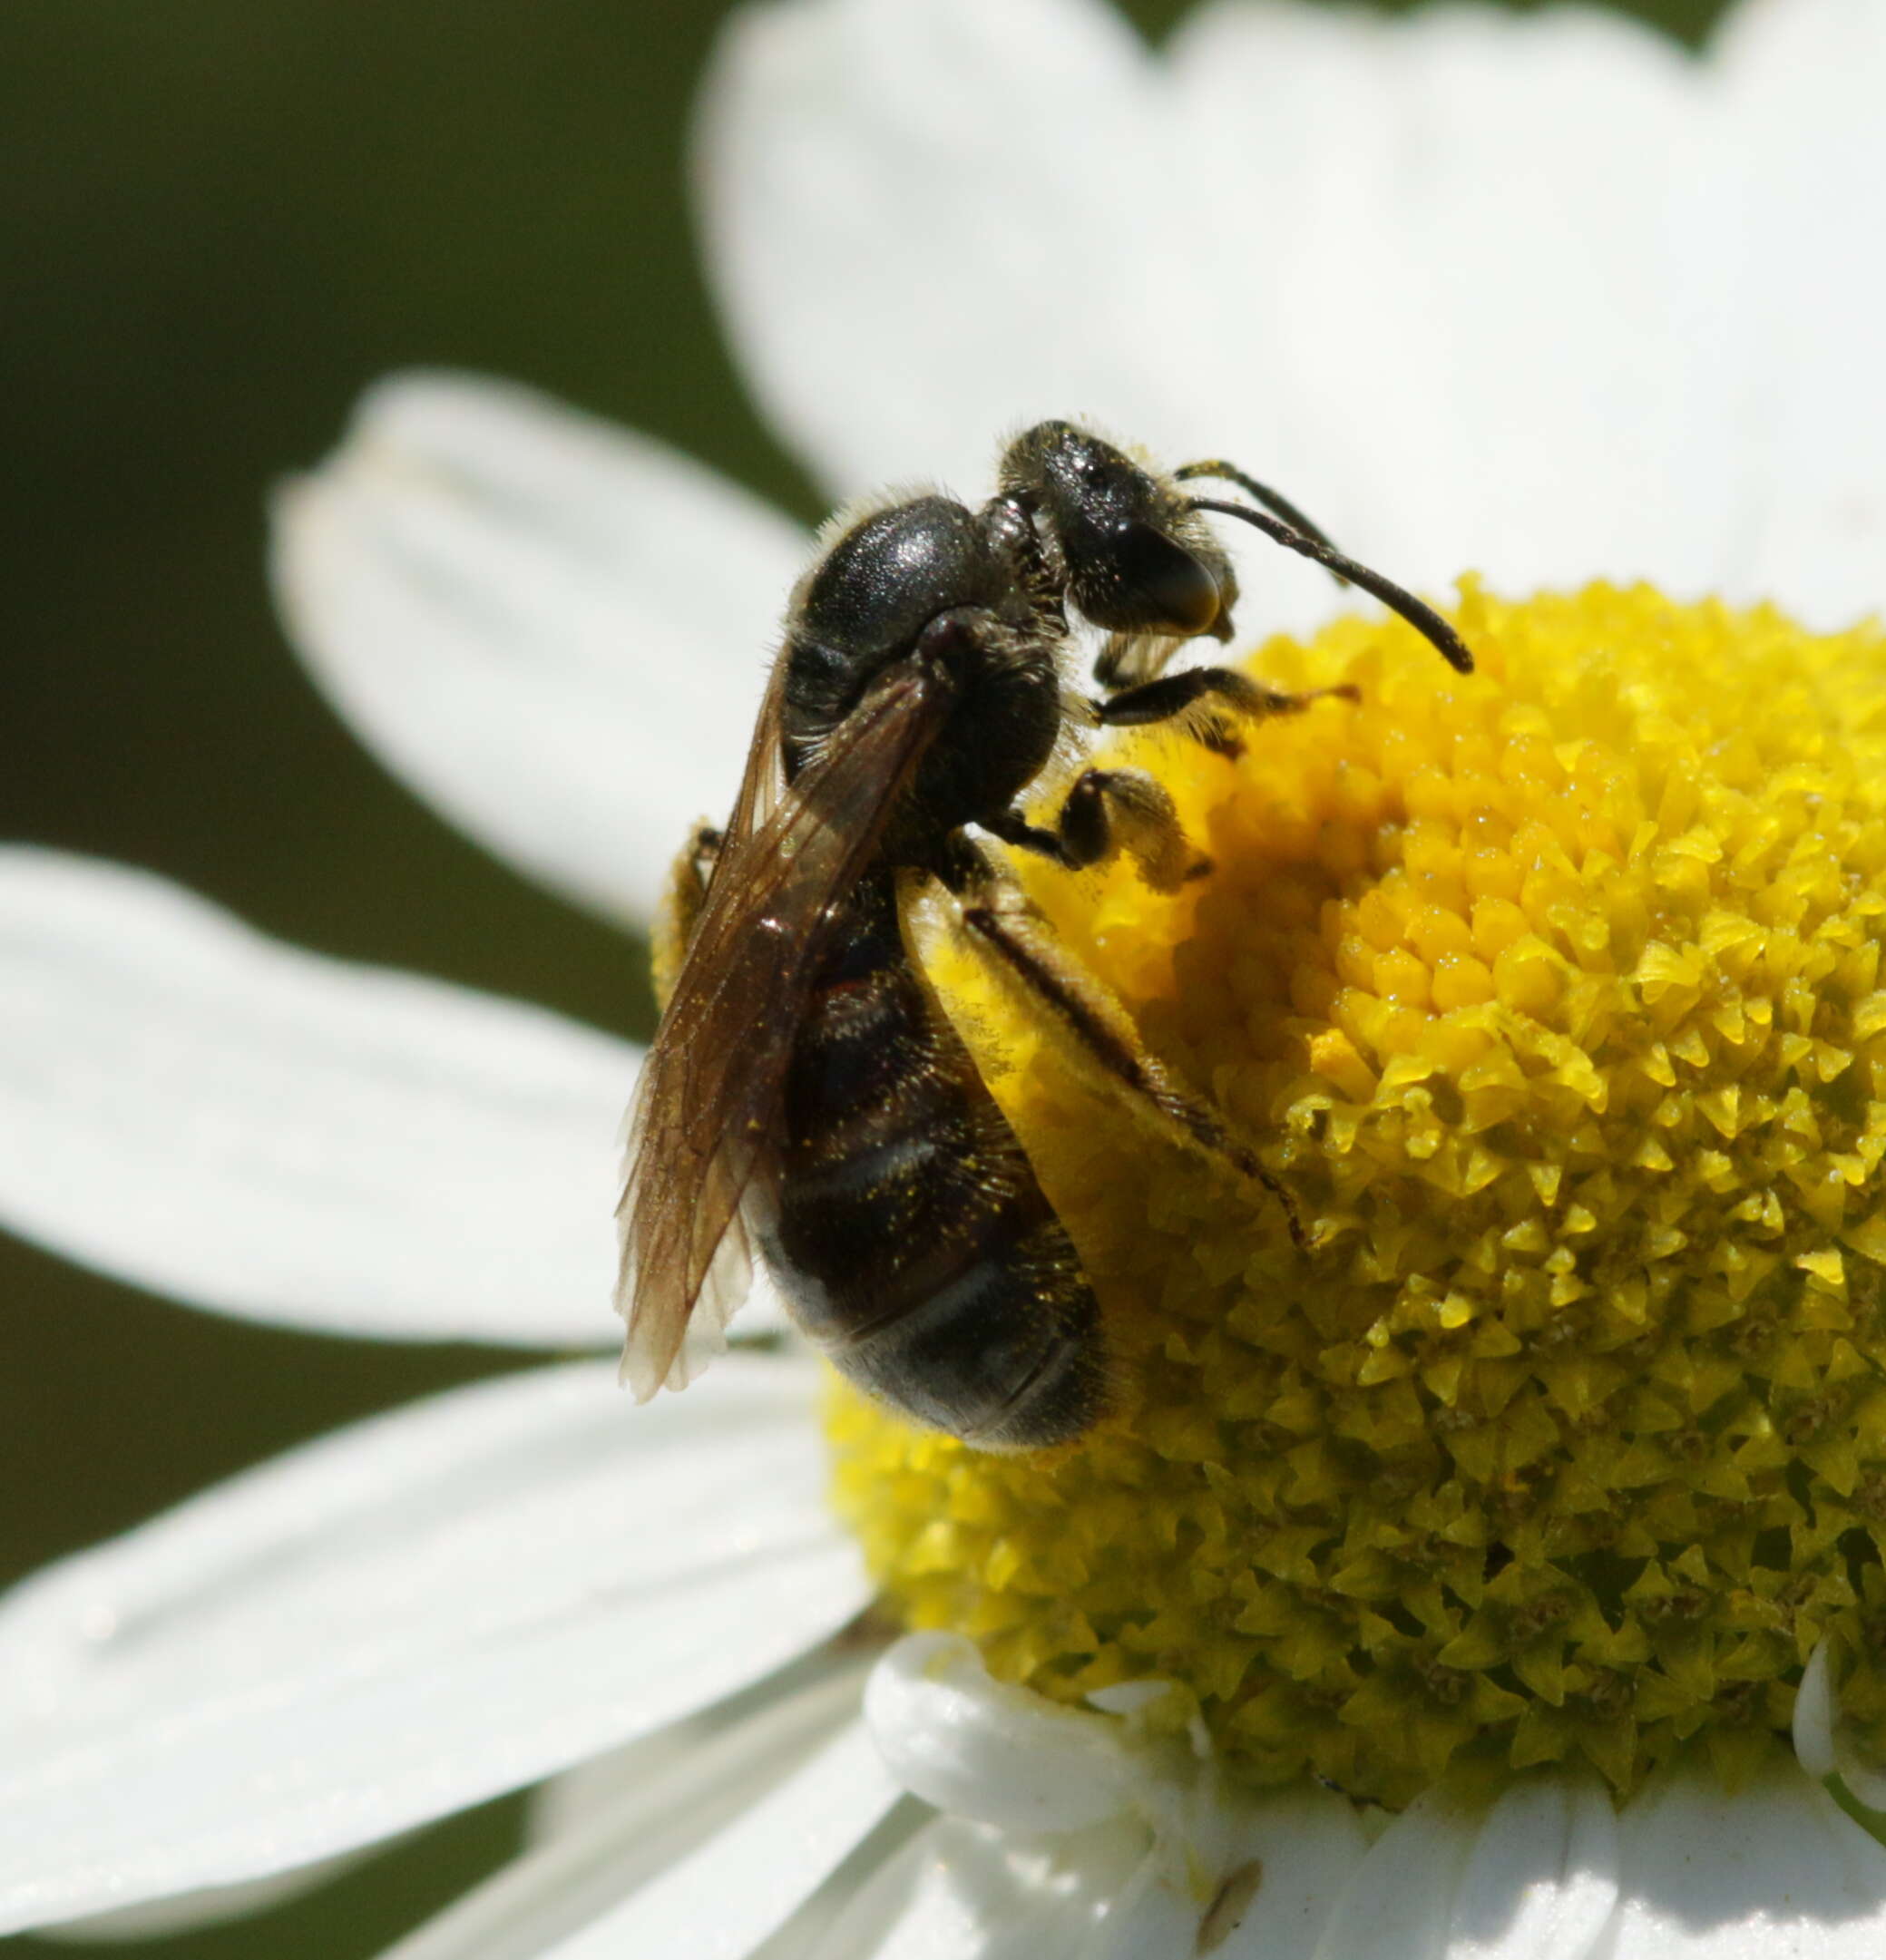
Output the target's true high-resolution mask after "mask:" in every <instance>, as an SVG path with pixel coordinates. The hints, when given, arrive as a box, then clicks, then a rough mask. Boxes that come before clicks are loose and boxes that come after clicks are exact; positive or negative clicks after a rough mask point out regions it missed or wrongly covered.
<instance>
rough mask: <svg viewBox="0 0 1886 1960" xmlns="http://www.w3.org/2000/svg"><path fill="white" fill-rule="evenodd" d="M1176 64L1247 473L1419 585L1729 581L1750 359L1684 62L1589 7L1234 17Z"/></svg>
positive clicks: (1730, 253) (1742, 474) (1223, 4)
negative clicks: (1466, 573)
mask: <svg viewBox="0 0 1886 1960" xmlns="http://www.w3.org/2000/svg"><path fill="white" fill-rule="evenodd" d="M1171 60H1172V62H1173V64H1174V69H1175V77H1176V82H1177V85H1178V89H1179V91H1180V92H1181V95H1182V100H1183V103H1184V112H1183V120H1184V123H1185V126H1186V128H1187V132H1188V135H1187V156H1188V158H1189V160H1190V161H1191V164H1192V167H1193V170H1194V174H1195V177H1196V190H1195V194H1196V196H1197V199H1198V200H1199V201H1200V203H1201V204H1202V205H1203V206H1204V207H1205V208H1206V210H1207V211H1208V213H1209V217H1210V219H1211V222H1212V226H1213V229H1214V230H1215V233H1216V235H1217V239H1218V240H1219V245H1218V249H1217V251H1216V252H1215V254H1214V255H1213V257H1212V259H1211V261H1210V264H1209V268H1208V269H1207V268H1201V270H1200V272H1199V273H1198V274H1195V277H1194V282H1193V283H1194V286H1195V288H1197V293H1198V295H1199V297H1201V299H1202V300H1203V302H1204V303H1205V304H1206V305H1208V306H1209V307H1211V308H1212V309H1213V311H1214V314H1215V315H1216V317H1217V321H1218V330H1217V336H1216V337H1217V340H1218V341H1219V343H1220V344H1221V345H1222V346H1224V347H1225V348H1226V349H1227V350H1230V351H1233V352H1235V354H1236V371H1235V372H1232V371H1228V370H1226V369H1224V368H1222V367H1219V368H1214V370H1213V371H1212V374H1211V376H1210V384H1209V385H1210V387H1211V389H1212V391H1213V393H1214V395H1215V396H1216V397H1217V399H1219V400H1220V401H1222V402H1223V404H1224V411H1223V412H1224V414H1225V418H1226V434H1225V436H1224V438H1223V441H1224V442H1225V443H1226V444H1229V443H1231V442H1234V441H1235V442H1236V443H1238V444H1249V450H1248V453H1247V454H1246V456H1245V457H1244V458H1243V459H1242V460H1244V461H1245V463H1246V467H1247V468H1250V469H1253V470H1255V471H1256V473H1257V474H1258V475H1259V476H1262V477H1265V478H1266V479H1269V480H1272V481H1274V482H1275V483H1278V485H1279V486H1280V487H1282V488H1283V489H1285V491H1286V492H1288V493H1290V494H1291V495H1293V496H1295V497H1297V498H1299V499H1300V500H1301V501H1302V502H1304V504H1305V506H1306V507H1307V508H1308V509H1309V510H1310V511H1311V512H1313V513H1314V515H1315V516H1316V517H1317V518H1318V519H1319V520H1320V521H1321V522H1323V523H1324V524H1325V525H1326V526H1328V527H1329V528H1330V530H1331V531H1333V532H1334V535H1335V536H1336V538H1337V540H1338V541H1340V542H1342V543H1343V544H1344V547H1345V549H1347V550H1349V551H1354V552H1356V553H1357V554H1359V555H1360V556H1361V557H1363V559H1364V560H1366V561H1369V562H1371V563H1373V564H1377V565H1379V566H1381V567H1382V568H1383V570H1387V571H1389V572H1390V573H1391V575H1392V576H1393V577H1395V578H1397V579H1399V580H1402V582H1404V583H1407V584H1411V585H1416V586H1420V587H1422V588H1423V589H1429V590H1444V588H1445V587H1446V585H1447V584H1448V583H1449V581H1451V579H1452V578H1453V576H1454V575H1455V574H1456V573H1457V572H1458V571H1460V570H1461V569H1463V568H1464V567H1467V566H1470V565H1471V566H1473V567H1475V568H1478V569H1480V570H1484V571H1485V572H1487V573H1488V574H1489V575H1490V577H1492V578H1493V579H1494V580H1496V581H1498V582H1499V583H1500V584H1502V585H1504V586H1506V587H1509V588H1514V589H1523V588H1525V587H1528V586H1529V585H1532V584H1534V583H1539V582H1555V581H1556V582H1566V581H1582V580H1585V579H1587V578H1589V577H1591V576H1594V575H1596V574H1600V573H1604V574H1610V575H1614V576H1633V575H1637V574H1645V575H1651V576H1655V577H1656V578H1658V579H1660V580H1664V581H1666V583H1670V584H1673V585H1675V586H1677V587H1679V588H1683V589H1686V590H1687V589H1691V588H1695V587H1697V586H1701V585H1706V584H1707V583H1709V582H1710V581H1711V580H1715V579H1719V578H1720V577H1722V576H1723V575H1724V574H1725V571H1727V570H1730V569H1733V568H1732V566H1731V565H1730V564H1729V563H1728V562H1726V561H1725V550H1726V548H1727V544H1728V541H1729V533H1730V531H1731V528H1732V522H1733V518H1734V516H1735V511H1736V508H1737V506H1736V502H1735V499H1736V496H1737V494H1738V493H1739V492H1744V491H1752V490H1753V489H1754V480H1753V478H1752V475H1751V473H1750V472H1749V471H1748V470H1747V469H1746V468H1745V467H1744V466H1743V464H1744V450H1745V442H1744V430H1743V427H1742V425H1741V424H1739V423H1738V422H1737V420H1736V409H1737V407H1738V405H1739V404H1738V401H1737V397H1736V395H1735V392H1734V387H1733V382H1734V377H1735V376H1737V375H1743V374H1745V373H1746V372H1747V356H1749V354H1750V352H1751V351H1752V348H1753V338H1752V336H1751V335H1749V334H1748V333H1747V332H1746V331H1745V323H1746V308H1745V307H1738V306H1737V305H1736V303H1735V302H1736V301H1737V299H1738V297H1739V296H1740V285H1739V282H1740V281H1741V280H1742V279H1743V278H1744V277H1745V275H1746V272H1747V268H1746V265H1745V261H1744V256H1743V255H1742V254H1740V253H1739V252H1737V251H1736V250H1735V249H1732V247H1733V245H1734V238H1733V232H1732V229H1731V221H1732V219H1733V217H1734V215H1735V211H1734V206H1733V202H1732V200H1731V191H1732V189H1733V187H1732V186H1730V185H1727V184H1724V185H1717V184H1716V183H1715V182H1714V181H1713V180H1711V178H1710V174H1709V171H1710V162H1711V159H1712V158H1713V155H1714V152H1713V151H1712V150H1711V149H1710V147H1709V127H1710V126H1709V122H1708V116H1707V111H1708V106H1709V104H1708V100H1707V94H1706V91H1705V86H1704V81H1703V75H1702V71H1701V70H1700V68H1699V67H1698V66H1697V64H1696V63H1694V62H1693V61H1692V60H1691V59H1690V58H1689V57H1687V56H1686V55H1685V54H1683V53H1682V51H1681V50H1679V49H1678V48H1677V47H1676V45H1675V44H1673V43H1671V42H1669V41H1668V40H1666V39H1665V38H1664V37H1662V36H1660V35H1658V34H1655V33H1653V32H1652V31H1650V30H1649V29H1647V28H1646V27H1643V26H1641V25H1638V24H1634V23H1632V22H1629V21H1627V20H1625V19H1622V18H1620V17H1618V16H1617V15H1614V14H1610V13H1601V12H1598V11H1596V10H1591V9H1580V8H1570V7H1567V8H1555V9H1551V10H1549V11H1547V12H1545V13H1542V14H1540V15H1537V16H1533V17H1528V18H1524V19H1521V18H1518V17H1516V16H1514V15H1511V14H1510V13H1508V12H1506V11H1505V10H1503V9H1494V8H1491V7H1475V6H1452V7H1447V8H1431V9H1425V10H1422V11H1421V12H1419V13H1417V14H1415V15H1412V16H1410V17H1409V18H1408V19H1406V20H1396V21H1393V22H1391V21H1387V20H1383V19H1380V18H1372V17H1370V16H1368V15H1362V14H1354V13H1347V12H1334V11H1332V10H1330V9H1328V8H1325V7H1308V6H1302V5H1267V6H1261V7H1260V6H1251V5H1242V4H1234V0H1219V4H1217V5H1209V6H1207V7H1205V8H1203V9H1202V10H1200V11H1199V12H1198V13H1197V14H1195V15H1192V16H1191V17H1190V18H1189V19H1188V20H1187V23H1186V24H1184V25H1183V26H1182V27H1181V29H1180V31H1179V33H1178V34H1177V35H1176V37H1175V40H1174V43H1173V45H1172V51H1171Z"/></svg>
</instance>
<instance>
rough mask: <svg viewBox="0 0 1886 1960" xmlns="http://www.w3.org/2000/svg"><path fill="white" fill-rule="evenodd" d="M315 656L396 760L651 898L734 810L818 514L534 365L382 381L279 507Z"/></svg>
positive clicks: (367, 732) (500, 840) (295, 620)
mask: <svg viewBox="0 0 1886 1960" xmlns="http://www.w3.org/2000/svg"><path fill="white" fill-rule="evenodd" d="M276 514H277V520H278V523H277V534H276V549H275V575H276V585H277V591H278V596H279V602H280V605H281V608H282V611H283V615H284V618H285V619H287V621H288V629H289V631H290V633H291V635H292V637H293V638H294V639H295V640H296V641H297V643H298V646H299V648H300V649H301V651H302V653H303V654H304V656H305V657H306V658H307V659H308V665H309V666H310V667H311V668H313V670H314V672H315V675H316V677H317V678H318V680H319V681H320V682H321V684H322V685H323V687H326V688H327V690H328V692H329V694H330V695H331V696H332V697H333V698H334V701H335V703H336V705H337V707H339V708H340V710H341V712H342V713H343V714H344V715H346V716H347V718H348V720H349V721H350V722H352V724H353V725H354V727H355V729H356V731H357V733H358V734H359V735H360V736H362V738H363V739H364V740H365V741H366V742H367V743H368V744H369V745H370V746H372V747H373V748H374V750H375V751H376V754H378V755H379V756H380V757H381V758H382V760H383V761H385V762H386V765H388V767H390V768H391V769H393V770H394V771H395V772H396V774H397V775H400V776H401V777H403V778H404V779H405V780H406V782H407V783H409V784H410V785H412V786H413V787H414V788H415V789H416V790H418V791H419V792H420V793H421V794H422V795H425V796H427V797H429V798H430V799H431V800H432V801H433V802H434V803H435V804H437V805H438V807H439V808H440V810H442V811H443V812H444V813H445V815H446V816H447V817H449V818H450V819H451V820H452V821H453V822H454V823H455V824H459V825H460V826H461V827H462V828H463V829H464V830H466V831H468V832H469V833H470V834H472V835H473V836H474V837H476V838H477V839H478V840H479V842H480V843H484V844H485V845H486V846H487V847H488V848H489V849H491V850H493V851H494V852H496V853H498V855H500V856H501V857H503V858H505V859H507V860H508V861H510V862H511V863H513V864H515V865H517V866H518V868H519V869H521V870H522V871H523V872H525V873H528V874H529V875H531V876H533V877H535V878H539V879H541V880H542V881H543V882H545V883H547V884H549V885H551V886H552V888H553V889H555V890H557V891H560V892H565V893H566V894H568V895H569V896H571V897H572V898H576V899H579V900H581V901H583V902H586V903H589V904H591V905H594V906H596V907H597V908H598V909H599V910H601V911H602V912H605V913H609V914H611V915H615V916H635V917H642V918H646V917H647V916H649V914H650V912H651V911H652V909H653V907H654V904H655V902H656V900H657V898H658V896H659V894H660V891H661V889H662V885H663V882H664V880H665V877H666V874H667V869H668V866H669V863H670V862H671V861H672V860H673V858H674V855H675V853H677V851H679V848H680V845H681V842H682V840H683V838H684V837H685V835H686V834H687V831H688V826H689V824H691V823H693V822H694V821H695V820H696V819H698V818H699V816H701V815H702V814H710V815H715V816H718V815H720V814H724V813H725V812H726V810H727V809H728V807H729V806H730V804H731V803H732V801H733V793H734V789H735V786H736V785H737V784H738V780H739V768H740V761H741V758H742V756H744V754H745V751H746V745H747V737H748V733H749V731H750V729H751V726H752V720H753V716H754V713H755V711H756V709H757V707H758V705H759V699H760V695H761V693H762V691H763V688H764V684H765V676H766V667H767V657H768V654H769V651H770V649H771V648H772V647H773V646H774V645H775V644H776V643H777V634H778V626H779V619H780V614H781V611H782V609H783V608H784V606H785V603H786V599H787V592H788V590H789V588H790V586H791V584H792V581H793V580H794V578H795V577H796V574H797V571H798V570H799V564H800V561H801V559H802V558H803V556H804V554H805V550H806V541H805V539H804V537H803V535H802V534H801V533H800V532H799V531H797V530H796V528H795V527H794V526H792V525H791V524H789V523H787V522H786V520H785V519H783V518H781V517H778V516H777V515H776V514H775V513H774V512H771V511H769V510H767V508H765V507H764V506H763V505H761V504H759V503H758V502H756V501H755V500H754V499H752V498H751V497H748V495H746V494H745V493H744V492H741V491H739V490H738V489H736V488H735V487H734V486H733V485H732V484H730V483H726V482H724V481H723V480H721V479H719V478H718V477H716V476H714V475H712V474H711V473H709V472H708V471H706V470H703V469H701V468H700V467H699V465H698V464H695V463H689V461H688V460H687V459H686V458H685V457H682V456H679V455H678V454H676V453H674V452H673V451H671V450H669V449H667V448H664V447H663V446H662V445H661V444H657V443H654V442H651V441H650V440H649V439H648V438H646V437H643V436H635V435H630V434H626V433H624V432H622V431H621V430H616V429H611V428H610V427H608V426H606V425H605V424H601V423H598V422H592V421H591V420H589V419H588V418H587V417H584V416H581V415H578V414H574V413H572V411H570V410H568V409H564V408H561V407H558V406H556V405H553V404H552V403H550V402H548V401H545V400H543V399H542V398H541V397H539V396H537V395H532V394H529V393H528V392H526V391H525V390H523V389H521V388H514V387H508V386H503V385H499V384H497V383H495V382H486V381H475V380H472V379H469V378H464V377H455V376H448V375H410V376H406V377H404V378H400V379H396V380H393V381H389V382H384V383H382V384H381V385H379V386H378V387H377V388H376V389H374V390H373V391H372V392H371V393H370V394H368V395H367V396H366V399H365V400H364V401H363V402H362V404H361V405H360V407H359V410H358V411H357V414H356V416H355V419H354V423H353V425H352V427H351V428H350V430H349V431H348V434H347V440H346V442H345V443H344V444H342V446H341V448H340V450H339V451H338V452H337V454H336V455H335V456H333V457H332V458H331V459H330V460H329V461H328V462H327V463H325V464H324V465H323V466H322V467H321V468H320V469H318V470H317V471H315V472H314V473H312V474H310V475H308V476H307V477H305V478H303V479H301V480H300V481H299V482H298V483H294V484H291V485H290V486H288V489H287V490H285V491H284V492H282V494H281V496H280V498H279V502H278V506H277V513H276Z"/></svg>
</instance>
